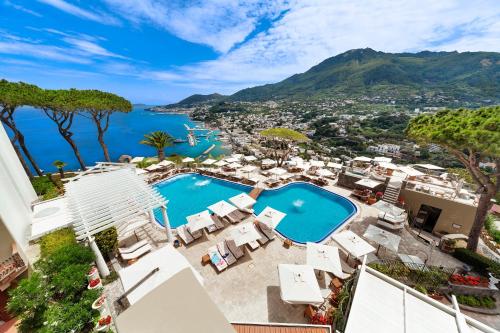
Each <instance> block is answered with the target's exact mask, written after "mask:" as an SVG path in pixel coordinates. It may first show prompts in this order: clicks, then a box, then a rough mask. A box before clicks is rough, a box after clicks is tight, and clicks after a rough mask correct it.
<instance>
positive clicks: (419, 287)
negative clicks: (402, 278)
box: [415, 284, 427, 295]
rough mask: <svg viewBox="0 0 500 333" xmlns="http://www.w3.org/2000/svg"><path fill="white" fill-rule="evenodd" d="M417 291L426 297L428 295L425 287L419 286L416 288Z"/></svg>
mask: <svg viewBox="0 0 500 333" xmlns="http://www.w3.org/2000/svg"><path fill="white" fill-rule="evenodd" d="M415 290H416V291H418V292H421V293H422V294H424V295H427V289H425V287H424V286H421V285H419V284H417V285H416V286H415Z"/></svg>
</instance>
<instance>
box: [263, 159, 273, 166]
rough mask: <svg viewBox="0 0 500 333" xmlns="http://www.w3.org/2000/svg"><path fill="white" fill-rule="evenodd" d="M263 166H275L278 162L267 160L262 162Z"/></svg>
mask: <svg viewBox="0 0 500 333" xmlns="http://www.w3.org/2000/svg"><path fill="white" fill-rule="evenodd" d="M261 163H262V165H275V164H276V161H275V160H271V159H269V158H265V159H263V160H262V162H261Z"/></svg>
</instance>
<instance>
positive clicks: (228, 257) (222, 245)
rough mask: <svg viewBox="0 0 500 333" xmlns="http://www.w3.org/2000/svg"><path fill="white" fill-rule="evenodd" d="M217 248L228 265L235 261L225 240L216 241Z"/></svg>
mask: <svg viewBox="0 0 500 333" xmlns="http://www.w3.org/2000/svg"><path fill="white" fill-rule="evenodd" d="M217 250H219V253H220V254H221V255H222V258H223V259H224V260H225V261H226V262H227V264H228V265H229V266H231V265H232V264H234V263H235V262H236V257H235V256H234V255H233V254H232V253H231V251H230V250H229V247H228V246H227V244H226V242H225V241H222V242H219V243H217Z"/></svg>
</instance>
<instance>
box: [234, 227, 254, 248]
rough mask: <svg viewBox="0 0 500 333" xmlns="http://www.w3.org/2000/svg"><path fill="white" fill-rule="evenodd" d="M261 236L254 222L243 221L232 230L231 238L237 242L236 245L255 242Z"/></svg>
mask: <svg viewBox="0 0 500 333" xmlns="http://www.w3.org/2000/svg"><path fill="white" fill-rule="evenodd" d="M260 237H261V236H260V234H259V232H258V231H257V230H256V229H255V225H254V224H253V223H252V222H247V223H241V224H239V225H238V226H236V227H235V228H234V229H233V230H231V238H232V239H233V240H234V242H235V243H236V246H241V245H244V244H247V243H251V242H254V241H256V240H257V239H259V238H260Z"/></svg>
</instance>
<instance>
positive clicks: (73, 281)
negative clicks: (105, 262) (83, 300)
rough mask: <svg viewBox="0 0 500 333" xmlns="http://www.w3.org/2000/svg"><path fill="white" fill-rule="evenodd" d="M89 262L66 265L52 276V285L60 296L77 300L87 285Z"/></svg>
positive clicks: (55, 292)
mask: <svg viewBox="0 0 500 333" xmlns="http://www.w3.org/2000/svg"><path fill="white" fill-rule="evenodd" d="M88 271H89V265H88V264H73V265H69V266H66V267H65V268H63V269H62V270H61V271H59V272H58V273H57V274H55V275H54V276H52V277H51V279H50V280H51V287H52V288H53V289H54V294H56V295H58V296H59V298H64V299H67V300H77V299H78V298H79V297H80V295H81V293H82V292H83V291H84V290H85V288H86V287H87V272H88Z"/></svg>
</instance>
